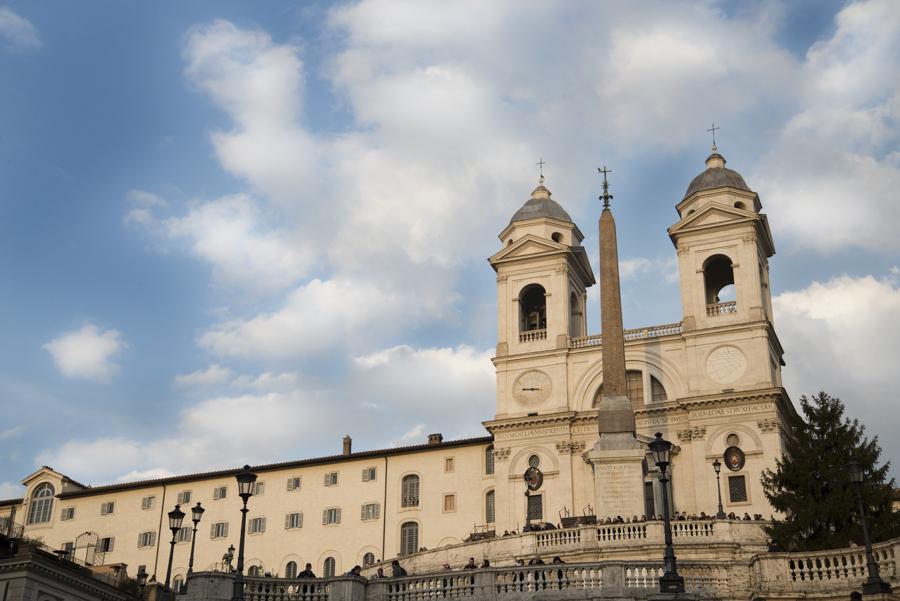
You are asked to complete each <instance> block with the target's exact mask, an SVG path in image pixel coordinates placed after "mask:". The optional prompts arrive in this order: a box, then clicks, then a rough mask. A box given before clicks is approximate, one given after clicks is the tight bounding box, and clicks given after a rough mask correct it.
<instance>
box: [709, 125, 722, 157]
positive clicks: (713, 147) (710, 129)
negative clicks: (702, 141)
mask: <svg viewBox="0 0 900 601" xmlns="http://www.w3.org/2000/svg"><path fill="white" fill-rule="evenodd" d="M717 129H722V128H721V127H718V126H717V125H716V124H715V123H713V124H712V127H710V128H709V129H707V130H706V131H711V132H712V138H713V145H712V149H713V152H715V151H716V150H718V149H717V148H716V130H717Z"/></svg>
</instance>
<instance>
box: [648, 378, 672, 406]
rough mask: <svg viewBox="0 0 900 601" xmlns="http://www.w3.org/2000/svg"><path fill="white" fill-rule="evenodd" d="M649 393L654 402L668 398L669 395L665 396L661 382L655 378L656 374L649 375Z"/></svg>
mask: <svg viewBox="0 0 900 601" xmlns="http://www.w3.org/2000/svg"><path fill="white" fill-rule="evenodd" d="M650 393H651V395H652V396H651V398H652V400H653V402H654V403H661V402H662V401H667V400H669V397H668V396H666V389H665V387H663V385H662V382H660V381H659V380H657V379H656V376H650Z"/></svg>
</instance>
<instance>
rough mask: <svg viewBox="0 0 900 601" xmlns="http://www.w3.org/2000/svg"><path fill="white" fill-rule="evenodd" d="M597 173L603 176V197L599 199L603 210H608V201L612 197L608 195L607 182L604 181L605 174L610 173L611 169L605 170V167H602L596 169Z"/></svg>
mask: <svg viewBox="0 0 900 601" xmlns="http://www.w3.org/2000/svg"><path fill="white" fill-rule="evenodd" d="M597 171H599V172H600V173H602V174H603V196H601V197H600V200H602V201H603V208H604V209H608V208H609V201H611V200H612V198H613V195H612V194H610V193H609V182H608V181H606V174H607V173H612V169H607V168H606V165H603V167H602V168H601V167H597Z"/></svg>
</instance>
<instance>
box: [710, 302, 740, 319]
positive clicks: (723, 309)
mask: <svg viewBox="0 0 900 601" xmlns="http://www.w3.org/2000/svg"><path fill="white" fill-rule="evenodd" d="M726 313H737V301H728V302H727V303H716V304H714V305H706V315H707V316H709V317H715V316H716V315H725V314H726Z"/></svg>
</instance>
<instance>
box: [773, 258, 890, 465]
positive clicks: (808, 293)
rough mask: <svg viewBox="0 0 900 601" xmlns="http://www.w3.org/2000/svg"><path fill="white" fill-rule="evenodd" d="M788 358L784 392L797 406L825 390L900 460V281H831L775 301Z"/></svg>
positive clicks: (777, 323)
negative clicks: (899, 369) (899, 395)
mask: <svg viewBox="0 0 900 601" xmlns="http://www.w3.org/2000/svg"><path fill="white" fill-rule="evenodd" d="M773 304H774V308H775V317H776V321H775V325H776V327H777V330H778V335H779V337H780V340H781V343H782V344H783V345H784V347H785V349H787V352H786V354H785V361H786V363H787V366H786V367H785V368H784V380H785V387H786V388H787V389H788V390H789V391H790V393H791V395H792V396H793V397H794V398H795V399H796V398H799V397H800V395H802V394H806V395H810V394H814V393H816V392H818V391H819V390H825V391H826V392H829V393H831V394H833V395H835V396H839V397H841V399H842V400H843V401H844V403H845V405H846V407H847V412H848V414H849V415H850V416H853V417H858V418H860V420H861V421H862V422H863V423H864V424H865V425H866V426H867V427H868V430H869V432H870V434H871V433H874V434H880V435H881V436H880V439H881V444H882V445H883V446H884V447H885V449H886V451H887V457H900V442H897V441H896V436H895V435H894V434H895V432H896V431H897V430H898V429H900V416H898V414H897V412H896V410H895V405H896V403H895V402H894V398H895V396H896V394H895V390H896V382H895V378H894V372H895V370H896V358H897V357H898V356H900V282H898V279H897V277H896V275H892V276H890V277H885V278H881V279H878V278H875V277H873V276H871V275H870V276H865V277H850V276H847V275H843V276H838V277H835V278H832V279H830V280H828V281H826V282H813V283H812V284H810V285H809V286H808V287H807V288H804V289H801V290H795V291H790V292H784V293H782V294H779V295H778V296H777V297H775V298H774V299H773Z"/></svg>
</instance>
